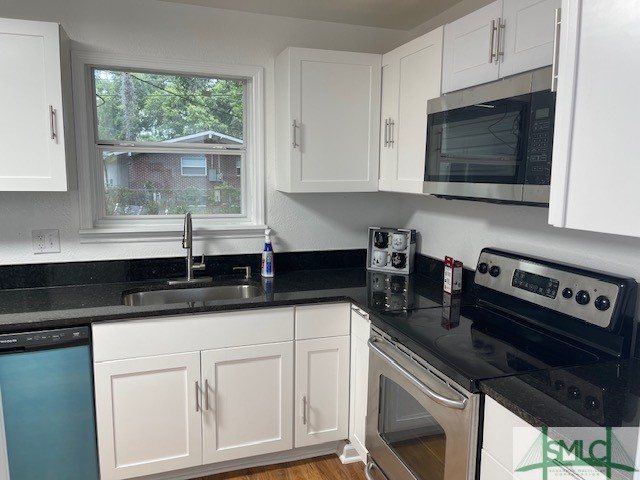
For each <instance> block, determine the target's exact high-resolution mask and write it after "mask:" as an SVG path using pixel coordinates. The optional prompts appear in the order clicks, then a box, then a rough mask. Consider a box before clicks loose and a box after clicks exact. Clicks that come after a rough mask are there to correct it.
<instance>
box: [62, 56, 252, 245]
mask: <svg viewBox="0 0 640 480" xmlns="http://www.w3.org/2000/svg"><path fill="white" fill-rule="evenodd" d="M94 68H104V69H110V68H111V69H125V70H126V69H129V70H141V71H152V72H158V73H167V74H181V75H193V76H208V77H219V78H224V77H228V78H243V79H245V80H246V82H247V86H246V95H245V112H246V117H245V119H244V124H245V127H244V128H245V135H244V137H245V138H244V141H245V144H244V147H245V148H244V152H241V151H235V152H234V151H233V150H232V149H224V150H223V149H221V150H220V152H219V153H227V154H236V155H238V154H239V155H241V163H242V167H244V176H243V178H242V184H243V185H242V188H243V190H244V191H245V192H246V202H245V209H244V212H243V214H242V215H229V216H224V217H221V216H218V217H211V216H206V215H202V216H201V215H194V224H197V227H196V229H195V230H194V234H195V237H196V238H209V237H228V238H229V237H230V238H244V237H259V236H261V235H262V234H263V232H264V228H265V201H264V198H265V187H264V183H265V182H264V113H263V112H264V100H263V77H264V73H263V71H264V69H263V68H262V67H259V66H252V65H225V64H215V63H201V62H195V61H185V60H176V59H164V58H163V59H159V58H149V57H139V56H131V55H119V54H107V53H100V52H86V51H73V52H72V75H73V83H74V115H75V132H76V149H77V160H78V165H77V166H78V191H79V199H80V202H79V210H80V231H79V234H80V241H81V242H82V243H100V242H112V241H156V240H164V239H169V238H171V239H175V237H176V234H177V233H180V232H182V229H183V220H184V219H183V217H182V216H179V215H167V216H160V215H158V216H148V217H146V218H141V217H138V216H133V217H131V216H116V217H113V216H107V215H106V212H105V211H104V205H105V204H104V195H103V192H104V177H103V173H102V167H101V158H100V157H99V155H100V152H99V150H100V149H99V148H97V139H96V135H97V133H96V132H97V128H96V127H97V120H96V118H95V115H94V110H93V99H92V97H91V95H92V94H93V79H92V75H93V71H92V69H94ZM122 144H126V142H122ZM122 144H120V145H118V146H119V148H126V145H122ZM149 148H152V147H149ZM214 148H215V147H214ZM135 150H139V148H135ZM186 150H188V145H185V152H184V153H185V154H187V153H188V152H187V151H186ZM194 153H195V152H194ZM198 153H200V154H202V153H204V152H198ZM216 153H218V152H216Z"/></svg>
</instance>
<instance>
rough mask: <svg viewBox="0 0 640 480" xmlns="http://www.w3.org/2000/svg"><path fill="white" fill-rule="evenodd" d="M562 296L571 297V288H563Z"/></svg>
mask: <svg viewBox="0 0 640 480" xmlns="http://www.w3.org/2000/svg"><path fill="white" fill-rule="evenodd" d="M562 296H563V297H564V298H571V297H573V290H571V289H570V288H565V289H564V290H562Z"/></svg>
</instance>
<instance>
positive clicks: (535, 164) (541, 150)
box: [524, 91, 556, 185]
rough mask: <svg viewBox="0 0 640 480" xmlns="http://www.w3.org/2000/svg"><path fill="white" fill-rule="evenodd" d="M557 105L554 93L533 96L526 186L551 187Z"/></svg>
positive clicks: (545, 92) (534, 94)
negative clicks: (554, 123)
mask: <svg viewBox="0 0 640 480" xmlns="http://www.w3.org/2000/svg"><path fill="white" fill-rule="evenodd" d="M555 103H556V94H555V93H553V92H550V91H544V92H535V93H533V94H531V118H530V119H529V122H530V123H529V125H530V128H529V138H528V139H527V161H526V173H525V182H524V183H525V184H528V185H549V184H550V183H551V152H552V151H553V119H554V117H555Z"/></svg>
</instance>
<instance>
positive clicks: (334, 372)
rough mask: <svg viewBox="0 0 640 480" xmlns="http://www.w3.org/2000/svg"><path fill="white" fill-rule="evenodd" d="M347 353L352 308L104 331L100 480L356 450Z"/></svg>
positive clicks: (100, 344) (111, 326)
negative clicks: (287, 454)
mask: <svg viewBox="0 0 640 480" xmlns="http://www.w3.org/2000/svg"><path fill="white" fill-rule="evenodd" d="M294 312H295V315H294ZM141 339H144V341H141ZM294 350H295V353H294ZM349 355H350V304H348V303H335V304H319V305H305V306H301V307H295V308H294V307H283V308H269V309H261V310H246V311H235V312H223V313H215V314H210V313H203V314H198V315H184V316H175V317H155V318H147V319H138V320H129V321H122V322H112V323H98V324H95V325H94V326H93V359H94V383H95V394H96V424H97V435H98V448H99V457H100V478H101V479H102V480H122V479H128V478H134V477H140V476H146V475H155V474H160V473H164V472H170V471H173V470H180V469H185V468H190V467H198V466H202V465H210V464H216V463H219V462H226V461H230V460H237V459H242V458H249V457H255V456H256V455H264V454H271V453H275V452H283V451H287V450H291V449H293V448H294V446H295V447H305V446H311V445H317V444H324V443H328V442H333V441H340V440H346V439H347V438H348V436H349ZM294 400H295V406H294ZM294 411H295V414H294ZM362 421H364V419H363V420H362ZM294 440H295V441H294Z"/></svg>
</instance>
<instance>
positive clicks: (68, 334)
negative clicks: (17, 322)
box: [0, 327, 89, 352]
mask: <svg viewBox="0 0 640 480" xmlns="http://www.w3.org/2000/svg"><path fill="white" fill-rule="evenodd" d="M88 341H89V327H72V328H61V329H57V330H40V331H35V332H20V333H7V334H4V335H0V352H2V351H6V350H19V349H30V348H43V347H49V346H51V347H57V346H60V345H73V344H77V343H88Z"/></svg>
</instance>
